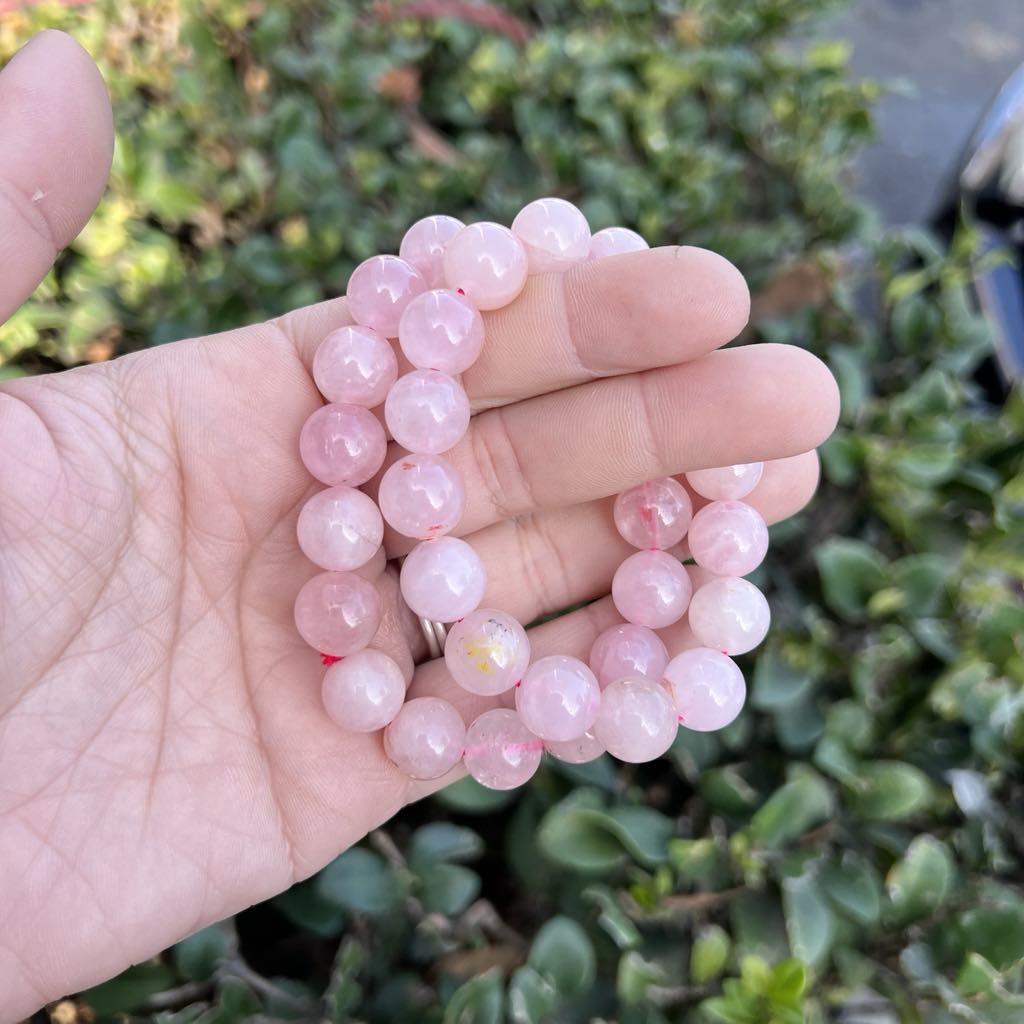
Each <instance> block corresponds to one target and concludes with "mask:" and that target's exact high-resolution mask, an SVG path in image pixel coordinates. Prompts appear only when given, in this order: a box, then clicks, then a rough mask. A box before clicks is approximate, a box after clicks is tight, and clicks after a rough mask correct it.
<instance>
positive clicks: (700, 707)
mask: <svg viewBox="0 0 1024 1024" xmlns="http://www.w3.org/2000/svg"><path fill="white" fill-rule="evenodd" d="M665 679H666V681H667V682H668V684H669V686H670V687H671V689H672V697H673V699H674V700H675V704H676V710H677V711H678V713H679V718H680V721H681V722H682V723H683V725H684V726H686V728H687V729H694V730H695V731H697V732H711V731H712V730H714V729H724V728H725V727H726V726H727V725H728V724H729V723H730V722H731V721H732V720H733V719H734V718H735V717H736V716H737V715H738V714H739V713H740V711H741V710H742V709H743V702H744V700H745V699H746V695H747V688H746V685H745V684H744V682H743V673H742V672H741V671H740V670H739V666H738V665H737V664H736V663H735V662H734V661H733V660H732V658H728V657H726V656H725V655H724V654H720V653H719V652H718V651H712V650H710V649H709V648H707V647H695V648H693V649H692V650H689V651H683V653H682V654H677V655H676V656H675V657H674V658H673V659H672V660H671V661H670V662H669V663H668V668H666V669H665Z"/></svg>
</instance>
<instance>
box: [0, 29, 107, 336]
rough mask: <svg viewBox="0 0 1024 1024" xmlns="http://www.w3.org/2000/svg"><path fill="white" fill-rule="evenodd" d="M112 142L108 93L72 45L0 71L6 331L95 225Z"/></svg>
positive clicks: (50, 40)
mask: <svg viewBox="0 0 1024 1024" xmlns="http://www.w3.org/2000/svg"><path fill="white" fill-rule="evenodd" d="M113 139H114V128H113V122H112V118H111V113H110V100H109V98H108V96H107V90H106V86H105V85H104V83H103V79H102V78H101V77H100V73H99V71H98V70H97V68H96V65H95V64H93V62H92V59H91V58H90V57H89V55H88V54H87V53H86V52H85V50H83V49H82V48H81V46H79V45H78V43H76V42H75V41H74V40H73V39H72V38H71V37H70V36H68V35H65V34H64V33H63V32H53V31H50V32H41V33H40V34H39V35H37V36H34V37H33V38H32V39H31V40H30V41H29V42H28V43H27V44H26V45H25V46H23V47H22V48H21V49H20V50H19V51H18V52H17V53H16V54H15V55H14V57H13V58H12V59H11V60H10V62H9V63H8V64H7V66H6V67H5V68H4V69H3V71H2V72H0V323H3V321H4V320H5V319H6V318H7V317H8V316H10V314H11V313H13V312H14V310H15V309H17V308H18V306H19V305H21V303H22V302H24V301H25V299H26V298H28V296H29V295H30V294H31V293H32V289H33V288H35V286H36V285H37V284H38V283H39V282H40V281H41V280H42V278H43V277H44V275H45V274H46V272H47V271H48V270H49V269H50V267H51V265H52V264H53V261H54V259H55V258H56V256H57V253H58V252H59V251H60V250H61V249H62V248H63V247H64V246H65V245H67V244H68V242H70V241H71V240H72V239H73V238H74V237H75V235H77V234H78V232H79V231H81V229H82V227H83V226H84V224H85V222H86V221H87V220H88V219H89V216H90V214H91V213H92V211H93V209H94V208H95V206H96V203H97V202H98V201H99V198H100V196H101V195H102V194H103V189H104V187H105V186H106V183H107V175H108V173H109V172H110V160H111V155H112V152H113Z"/></svg>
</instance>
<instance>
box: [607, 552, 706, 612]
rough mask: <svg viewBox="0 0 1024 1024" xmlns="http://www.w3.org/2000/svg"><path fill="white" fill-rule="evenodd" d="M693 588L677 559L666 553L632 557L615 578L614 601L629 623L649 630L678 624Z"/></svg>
mask: <svg viewBox="0 0 1024 1024" xmlns="http://www.w3.org/2000/svg"><path fill="white" fill-rule="evenodd" d="M692 593H693V585H692V584H691V583H690V577H689V575H688V574H687V572H686V570H685V569H684V568H683V566H682V565H681V564H680V562H679V560H678V559H677V558H673V557H672V556H671V555H669V554H666V553H665V552H664V551H638V552H637V553H636V554H635V555H630V556H629V558H627V559H626V560H625V561H624V562H623V563H622V564H621V565H620V566H619V567H618V569H617V570H616V571H615V576H614V577H613V578H612V600H613V601H614V602H615V607H616V608H618V610H619V614H620V615H621V616H622V617H623V618H624V619H625V620H626V621H627V622H632V623H635V624H636V625H638V626H647V627H648V628H649V629H663V628H664V627H665V626H671V625H672V623H674V622H678V621H679V620H680V619H681V618H682V617H683V616H684V615H685V614H686V607H687V605H688V604H689V603H690V595H691V594H692Z"/></svg>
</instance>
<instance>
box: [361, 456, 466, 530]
mask: <svg viewBox="0 0 1024 1024" xmlns="http://www.w3.org/2000/svg"><path fill="white" fill-rule="evenodd" d="M377 501H378V502H380V510H381V512H382V513H383V515H384V518H385V519H386V520H387V521H388V524H389V525H390V526H391V528H392V529H394V530H397V531H398V532H399V533H401V534H403V535H404V536H406V537H415V538H416V539H417V540H430V538H432V537H442V536H444V534H446V533H449V532H450V531H451V530H453V529H454V528H455V526H456V524H457V523H458V521H459V520H460V519H461V518H462V510H463V509H464V508H465V507H466V491H465V488H464V487H463V485H462V476H461V474H460V473H459V471H458V470H457V469H456V468H455V467H454V466H453V465H452V464H451V463H450V462H448V461H447V460H446V459H443V458H441V456H440V455H405V456H403V457H402V458H401V459H399V460H398V461H397V462H393V463H392V464H391V465H390V466H389V467H388V468H387V471H386V472H385V473H384V475H383V476H382V477H381V479H380V489H379V490H378V492H377Z"/></svg>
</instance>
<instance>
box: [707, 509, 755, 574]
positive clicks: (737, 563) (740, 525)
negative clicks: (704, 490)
mask: <svg viewBox="0 0 1024 1024" xmlns="http://www.w3.org/2000/svg"><path fill="white" fill-rule="evenodd" d="M687 541H688V542H689V545H690V554H691V555H693V560H694V561H695V562H696V563H697V564H698V565H699V566H700V567H701V568H702V569H707V570H708V572H713V573H714V574H715V575H716V576H746V575H747V573H750V572H753V571H754V570H755V569H756V568H757V567H758V566H759V565H760V564H761V562H762V561H764V556H765V555H766V554H767V553H768V527H767V526H766V525H765V522H764V519H762V518H761V513H760V512H758V511H757V509H755V508H752V507H751V506H750V505H746V504H744V503H743V502H742V501H713V502H711V504H710V505H705V506H704V507H703V508H702V509H701V510H700V511H699V512H698V513H697V514H696V515H695V516H694V517H693V522H692V523H691V524H690V532H689V535H688V536H687Z"/></svg>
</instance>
